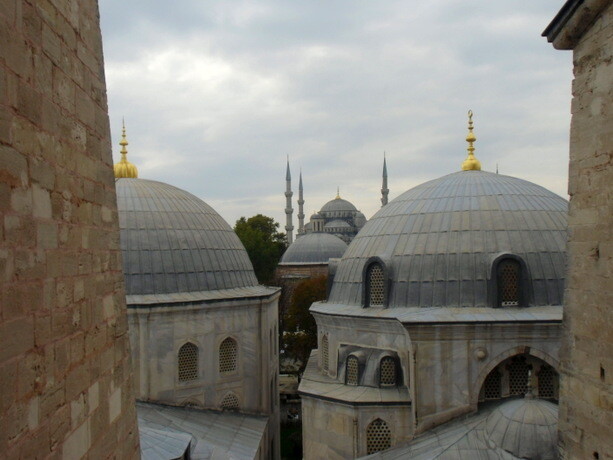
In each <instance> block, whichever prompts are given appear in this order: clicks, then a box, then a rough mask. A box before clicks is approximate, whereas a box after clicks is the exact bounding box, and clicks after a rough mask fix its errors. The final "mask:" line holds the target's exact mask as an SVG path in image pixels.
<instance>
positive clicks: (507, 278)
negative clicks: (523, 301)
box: [496, 259, 521, 307]
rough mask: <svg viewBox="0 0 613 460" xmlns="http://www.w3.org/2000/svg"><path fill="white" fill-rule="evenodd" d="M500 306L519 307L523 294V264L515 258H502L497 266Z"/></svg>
mask: <svg viewBox="0 0 613 460" xmlns="http://www.w3.org/2000/svg"><path fill="white" fill-rule="evenodd" d="M496 276H497V281H498V306H499V307H517V306H519V302H520V295H521V266H520V264H519V262H518V261H517V260H515V259H502V260H501V261H500V262H498V266H497V267H496Z"/></svg>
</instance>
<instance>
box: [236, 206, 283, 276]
mask: <svg viewBox="0 0 613 460" xmlns="http://www.w3.org/2000/svg"><path fill="white" fill-rule="evenodd" d="M278 228H279V224H278V223H277V222H275V220H274V219H273V218H272V217H267V216H264V215H262V214H258V215H256V216H253V217H250V218H249V219H246V218H245V217H241V218H240V219H238V220H237V221H236V225H234V231H235V232H236V234H237V235H238V237H239V239H240V240H241V242H242V243H243V245H244V246H245V249H246V250H247V254H249V259H251V263H252V264H253V269H254V271H255V276H256V277H257V278H258V281H259V282H260V283H262V284H271V283H272V281H273V277H274V274H275V268H276V267H277V264H278V263H279V260H280V259H281V256H282V255H283V253H284V252H285V249H286V248H287V242H286V240H285V234H284V233H279V232H278V231H277V229H278Z"/></svg>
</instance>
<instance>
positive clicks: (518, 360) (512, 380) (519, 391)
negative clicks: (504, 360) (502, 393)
mask: <svg viewBox="0 0 613 460" xmlns="http://www.w3.org/2000/svg"><path fill="white" fill-rule="evenodd" d="M508 369H509V394H511V395H525V394H526V391H528V377H529V372H530V365H529V364H528V363H527V362H526V358H525V357H524V356H514V357H513V358H511V362H510V364H509V366H508Z"/></svg>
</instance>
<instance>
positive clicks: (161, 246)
mask: <svg viewBox="0 0 613 460" xmlns="http://www.w3.org/2000/svg"><path fill="white" fill-rule="evenodd" d="M115 187H116V190H117V208H118V211H119V228H120V235H121V251H122V253H123V265H124V274H125V280H126V293H127V294H128V295H146V294H170V293H179V292H197V291H215V290H220V289H233V288H240V287H248V286H257V285H258V282H257V279H256V277H255V274H254V272H253V266H252V265H251V262H250V261H249V256H248V255H247V251H245V248H244V247H243V245H242V243H241V242H240V240H239V239H238V236H236V233H234V231H233V230H232V228H231V227H230V226H229V225H228V224H227V223H226V221H224V220H223V218H222V217H221V216H220V215H219V214H217V213H216V212H215V210H214V209H213V208H211V207H210V206H209V205H208V204H206V203H205V202H204V201H202V200H201V199H199V198H197V197H195V196H194V195H192V194H190V193H188V192H186V191H184V190H181V189H178V188H176V187H173V186H172V185H168V184H164V183H162V182H155V181H150V180H144V179H127V178H123V179H117V180H116V182H115Z"/></svg>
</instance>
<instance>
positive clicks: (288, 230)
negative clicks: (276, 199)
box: [285, 157, 294, 244]
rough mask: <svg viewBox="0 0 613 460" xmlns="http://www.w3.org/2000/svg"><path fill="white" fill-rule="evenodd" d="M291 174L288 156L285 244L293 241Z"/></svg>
mask: <svg viewBox="0 0 613 460" xmlns="http://www.w3.org/2000/svg"><path fill="white" fill-rule="evenodd" d="M293 195H294V193H293V192H292V175H291V174H290V172H289V157H288V158H287V172H286V173H285V233H286V235H287V244H292V242H293V241H294V238H293V235H292V232H293V231H294V226H293V225H292V214H293V213H294V209H293V208H292V196H293Z"/></svg>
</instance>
